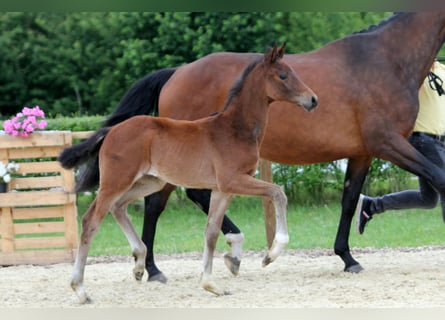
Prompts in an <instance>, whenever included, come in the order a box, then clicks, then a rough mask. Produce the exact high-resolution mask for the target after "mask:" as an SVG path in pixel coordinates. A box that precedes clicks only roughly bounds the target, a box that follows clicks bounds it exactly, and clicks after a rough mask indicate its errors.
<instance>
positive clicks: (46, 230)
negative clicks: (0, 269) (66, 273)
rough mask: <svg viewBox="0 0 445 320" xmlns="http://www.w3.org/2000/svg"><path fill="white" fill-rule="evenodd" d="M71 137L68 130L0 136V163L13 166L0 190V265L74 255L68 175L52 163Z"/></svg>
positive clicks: (70, 176) (70, 175)
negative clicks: (11, 173) (8, 177)
mask: <svg viewBox="0 0 445 320" xmlns="http://www.w3.org/2000/svg"><path fill="white" fill-rule="evenodd" d="M73 137H77V136H76V134H74V133H72V132H70V131H44V132H35V133H33V134H31V135H30V136H29V137H26V138H22V137H12V136H9V135H5V134H0V161H2V162H3V163H4V164H7V163H9V162H11V161H12V162H15V163H18V164H19V169H18V171H17V172H16V173H15V174H14V176H13V177H12V179H11V181H10V183H9V184H8V188H7V191H6V193H0V265H15V264H50V263H57V262H69V261H72V260H73V259H74V256H75V252H74V249H75V248H76V247H77V239H78V233H77V230H78V228H77V207H76V194H75V193H74V192H73V189H74V174H73V171H72V170H65V169H63V168H62V167H61V166H60V164H59V163H58V162H57V156H58V155H59V153H60V152H61V150H62V149H64V148H65V147H67V146H69V145H71V144H72V139H73Z"/></svg>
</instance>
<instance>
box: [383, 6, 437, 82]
mask: <svg viewBox="0 0 445 320" xmlns="http://www.w3.org/2000/svg"><path fill="white" fill-rule="evenodd" d="M380 32H381V35H380V36H381V39H382V42H383V44H382V46H384V47H386V48H388V49H389V50H391V51H392V52H393V55H392V59H393V60H394V62H395V63H396V64H398V65H399V66H400V70H401V73H403V74H404V75H405V76H406V77H407V80H411V81H413V84H415V85H417V88H420V86H421V84H422V83H423V80H424V79H425V77H426V76H427V75H428V71H429V70H430V68H431V65H432V63H433V61H434V58H435V57H436V55H437V53H438V51H439V49H440V47H441V46H442V44H443V41H444V40H445V13H444V12H438V13H435V12H416V13H407V14H405V15H403V16H401V17H400V19H397V21H395V22H394V25H390V24H388V25H386V26H384V27H383V28H382V29H381V31H380Z"/></svg>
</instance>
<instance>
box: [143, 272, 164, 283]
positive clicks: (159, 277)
mask: <svg viewBox="0 0 445 320" xmlns="http://www.w3.org/2000/svg"><path fill="white" fill-rule="evenodd" d="M147 281H149V282H154V281H158V282H160V283H163V284H167V281H168V278H167V277H166V276H165V275H164V274H163V273H162V272H159V273H158V274H155V275H154V276H149V277H148V279H147Z"/></svg>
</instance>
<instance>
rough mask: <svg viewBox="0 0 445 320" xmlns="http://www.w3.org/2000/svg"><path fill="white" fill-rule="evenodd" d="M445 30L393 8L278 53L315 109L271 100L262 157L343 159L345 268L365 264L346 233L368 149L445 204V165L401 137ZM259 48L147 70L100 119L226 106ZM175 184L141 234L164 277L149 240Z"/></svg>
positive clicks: (158, 198) (152, 270)
mask: <svg viewBox="0 0 445 320" xmlns="http://www.w3.org/2000/svg"><path fill="white" fill-rule="evenodd" d="M444 38H445V12H412V13H398V14H395V15H392V16H390V17H389V18H387V19H385V20H383V21H382V22H381V23H380V24H379V25H378V26H373V27H371V28H369V29H368V30H364V31H363V32H359V33H354V34H350V35H348V36H346V37H344V38H341V39H339V40H336V41H333V42H331V43H328V44H327V45H325V46H323V47H321V48H319V49H317V50H314V51H311V52H308V53H303V54H290V55H285V57H284V60H285V61H286V62H287V63H289V64H290V65H291V66H292V67H293V68H294V69H295V70H296V71H297V73H298V74H299V76H300V77H301V79H302V80H304V82H305V83H306V84H308V85H309V86H310V87H311V88H312V89H313V90H314V91H315V92H316V93H317V96H318V97H319V106H318V108H319V110H317V112H314V113H313V114H310V115H308V114H306V113H304V112H302V111H301V110H299V109H295V108H292V106H289V105H288V104H286V103H280V102H275V103H273V104H272V105H271V106H270V114H269V122H268V126H267V128H266V135H265V138H264V140H263V143H262V145H261V149H260V156H261V158H263V159H267V160H270V161H274V162H278V163H283V164H311V163H320V162H329V161H334V160H337V159H342V158H348V159H349V160H348V167H347V171H346V175H345V180H344V189H343V196H342V200H341V201H342V202H341V203H342V212H341V218H340V222H339V226H338V231H337V236H336V239H335V244H334V250H335V253H336V254H337V255H339V256H340V257H341V259H342V260H343V262H344V264H345V271H351V272H359V271H360V270H362V267H361V266H360V264H359V263H358V262H357V261H356V260H355V259H354V258H353V257H352V255H351V253H350V248H349V232H350V226H351V221H352V217H353V214H354V209H355V206H356V203H357V201H358V197H359V194H360V191H361V188H362V185H363V182H364V179H365V177H366V174H367V172H368V169H369V166H370V164H371V161H372V159H373V158H374V157H377V158H381V159H385V160H388V161H391V162H392V163H394V164H396V165H398V166H400V167H401V168H403V169H405V170H408V171H410V172H412V173H414V174H416V175H419V176H423V177H424V178H425V179H427V180H428V181H430V183H431V184H432V185H433V186H434V187H435V188H436V189H437V190H439V191H440V193H441V199H442V208H443V201H444V199H445V194H444V193H445V175H444V173H443V172H441V171H440V170H439V169H438V168H437V167H436V166H435V165H434V164H432V163H431V162H430V161H429V160H428V159H426V158H425V157H424V156H422V155H421V154H420V153H419V152H417V151H416V150H415V149H414V148H413V147H411V145H410V144H409V143H408V142H407V140H406V137H407V136H408V135H409V134H410V132H411V131H412V128H413V126H414V122H415V119H416V116H417V112H418V90H419V88H420V85H421V83H422V81H423V80H424V78H425V77H426V76H427V74H428V70H429V68H430V66H431V64H432V62H433V59H434V57H435V56H436V54H437V52H438V51H439V49H440V47H441V45H442V43H443V42H444ZM257 57H258V54H254V53H215V54H210V55H208V56H205V57H203V58H201V59H199V60H196V61H194V62H192V63H190V64H186V65H184V66H181V67H178V68H176V69H162V70H159V71H156V72H154V73H152V74H150V75H147V76H146V77H144V78H142V79H141V80H139V81H138V82H137V83H135V84H134V86H133V87H132V88H130V90H129V91H128V92H127V94H126V95H125V96H124V97H123V98H122V101H121V103H120V104H119V106H118V107H117V109H116V110H115V112H114V113H113V114H111V115H110V117H109V118H108V120H107V122H106V125H114V124H116V123H118V122H120V121H122V120H125V119H127V118H129V117H131V116H134V115H137V114H150V113H156V112H157V111H158V112H159V115H160V116H162V117H170V118H174V119H188V120H192V119H198V118H201V117H205V116H207V115H209V114H211V113H212V112H215V111H218V110H220V109H221V108H222V106H223V103H224V99H225V96H226V94H227V92H228V90H229V88H230V84H231V82H232V81H233V79H235V78H236V77H237V76H238V74H239V73H240V72H241V70H242V69H243V68H244V67H245V66H246V65H248V64H249V63H251V61H253V60H254V59H256V58H257ZM210 95H211V96H210ZM185 102H187V103H186V105H185V104H184V103H185ZM97 183H98V179H97V162H96V163H92V164H91V166H89V167H88V168H87V169H86V171H85V175H84V176H83V178H82V181H81V186H80V190H82V188H83V189H85V190H86V189H89V188H91V187H93V186H94V185H97ZM173 188H174V187H172V186H166V188H165V189H164V190H163V191H161V192H159V193H157V194H154V195H152V196H150V197H148V198H146V199H145V203H146V212H145V221H144V228H143V235H142V239H143V241H144V242H145V243H146V244H147V247H148V251H149V252H148V255H147V262H146V268H147V270H148V272H149V274H150V277H152V276H153V278H155V279H156V278H157V279H162V281H165V276H164V275H162V273H161V272H160V271H159V269H158V268H157V267H156V265H155V263H154V259H153V252H152V250H151V248H152V246H153V237H154V232H155V228H156V221H157V218H158V216H159V215H160V213H161V211H162V210H163V208H164V206H165V202H166V201H167V198H168V196H169V194H170V192H171V191H172V190H173ZM187 194H188V195H189V196H190V197H191V198H192V199H193V200H194V201H196V202H199V203H200V205H201V207H202V208H203V209H204V210H207V209H208V203H209V196H208V195H209V193H208V192H206V191H204V190H203V191H197V190H187ZM225 219H226V220H224V223H223V228H222V230H223V232H224V233H227V234H230V233H232V236H234V237H232V238H230V239H229V241H232V239H238V240H242V236H241V234H240V233H239V229H238V228H236V226H234V225H233V224H232V223H231V222H230V221H229V220H228V219H227V218H225ZM267 225H269V223H268V224H267ZM237 234H238V238H236V237H235V236H236V235H237ZM235 244H236V246H237V249H236V250H235V252H234V249H233V246H234V245H235ZM239 252H240V241H238V243H233V242H232V255H238V256H239V254H240V253H239Z"/></svg>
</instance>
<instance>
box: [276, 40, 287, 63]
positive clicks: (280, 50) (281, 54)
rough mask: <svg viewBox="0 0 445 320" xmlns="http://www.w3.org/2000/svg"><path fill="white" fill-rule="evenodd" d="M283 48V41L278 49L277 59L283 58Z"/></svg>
mask: <svg viewBox="0 0 445 320" xmlns="http://www.w3.org/2000/svg"><path fill="white" fill-rule="evenodd" d="M284 49H286V42H283V44H282V45H281V48H280V49H278V59H281V58H283V56H284Z"/></svg>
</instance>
